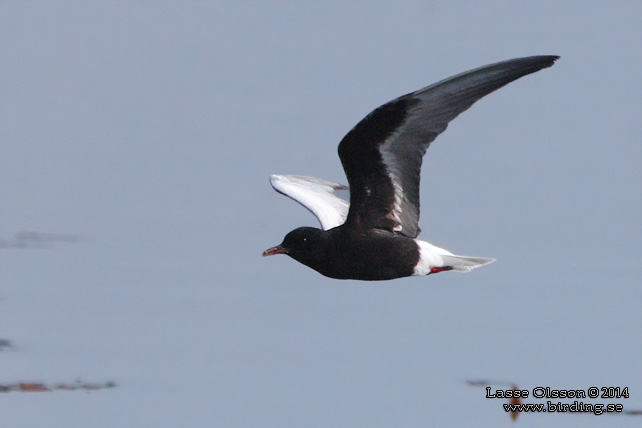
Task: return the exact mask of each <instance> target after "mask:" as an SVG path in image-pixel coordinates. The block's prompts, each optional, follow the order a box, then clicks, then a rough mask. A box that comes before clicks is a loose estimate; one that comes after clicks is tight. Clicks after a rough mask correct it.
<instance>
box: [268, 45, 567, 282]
mask: <svg viewBox="0 0 642 428" xmlns="http://www.w3.org/2000/svg"><path fill="white" fill-rule="evenodd" d="M558 58H559V57H558V56H552V55H547V56H531V57H525V58H516V59H511V60H508V61H503V62H498V63H496V64H490V65H487V66H484V67H480V68H477V69H474V70H470V71H467V72H464V73H462V74H458V75H456V76H453V77H450V78H448V79H445V80H442V81H440V82H437V83H435V84H433V85H430V86H428V87H426V88H423V89H420V90H418V91H415V92H412V93H409V94H406V95H403V96H401V97H399V98H397V99H394V100H392V101H390V102H388V103H386V104H384V105H382V106H381V107H379V108H377V109H375V110H374V111H373V112H371V113H370V114H368V115H367V116H366V117H365V118H364V119H363V120H361V122H359V123H358V124H357V125H356V126H355V127H354V128H352V130H351V131H350V132H348V134H347V135H346V136H345V137H343V140H341V143H340V144H339V158H340V159H341V164H342V165H343V169H344V171H345V173H346V177H347V178H348V185H349V187H348V186H344V185H341V184H337V183H333V182H330V181H326V180H322V179H318V178H313V177H306V176H299V175H272V176H271V177H270V182H271V184H272V186H273V187H274V189H275V190H276V191H277V192H279V193H282V194H284V195H285V196H288V197H290V198H292V199H294V200H295V201H297V202H298V203H300V204H301V205H303V206H304V207H305V208H307V209H308V210H309V211H311V212H312V214H314V215H315V216H316V217H317V219H318V220H319V222H320V223H321V227H322V229H316V228H312V227H299V228H297V229H294V230H293V231H291V232H290V233H288V234H287V235H286V236H285V238H284V239H283V242H282V243H281V244H280V245H277V246H276V247H272V248H270V249H268V250H266V251H264V252H263V256H271V255H274V254H287V255H288V256H290V257H292V258H293V259H295V260H297V261H299V262H300V263H303V264H304V265H306V266H308V267H310V268H312V269H314V270H316V271H317V272H319V273H321V274H322V275H325V276H327V277H330V278H336V279H357V280H365V281H377V280H388V279H394V278H402V277H406V276H412V275H429V274H433V273H438V272H444V271H458V272H469V271H470V270H472V269H475V268H477V267H479V266H484V265H486V264H488V263H491V262H493V261H494V259H490V258H484V257H469V256H461V255H455V254H453V253H451V252H450V251H447V250H444V249H443V248H439V247H437V246H434V245H432V244H430V243H428V242H426V241H422V240H419V239H417V236H418V235H419V232H420V230H419V226H418V223H419V175H420V172H421V163H422V160H423V156H424V154H425V153H426V150H427V149H428V147H429V146H430V144H431V143H432V142H433V141H434V140H435V138H437V136H438V135H439V134H441V133H442V132H443V131H444V130H446V128H447V126H448V123H449V122H450V121H451V120H453V119H454V118H455V117H457V116H458V115H459V114H460V113H461V112H463V111H465V110H467V109H468V108H470V106H472V105H473V103H475V101H477V100H479V99H480V98H482V97H484V96H485V95H488V94H490V93H491V92H493V91H495V90H497V89H499V88H501V87H502V86H504V85H507V84H508V83H510V82H512V81H514V80H517V79H519V78H520V77H522V76H525V75H527V74H531V73H535V72H536V71H539V70H541V69H543V68H547V67H551V66H552V65H553V64H554V63H555V61H556V60H557V59H558ZM348 188H349V190H350V202H349V203H348V202H347V201H345V200H343V199H341V198H340V197H338V196H337V195H336V194H335V192H336V191H337V190H346V189H348Z"/></svg>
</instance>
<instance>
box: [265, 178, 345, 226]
mask: <svg viewBox="0 0 642 428" xmlns="http://www.w3.org/2000/svg"><path fill="white" fill-rule="evenodd" d="M270 184H272V187H274V190H276V191H277V192H279V193H281V194H283V195H285V196H287V197H288V198H291V199H293V200H295V201H297V202H298V203H300V204H301V205H303V206H304V207H305V208H307V209H308V210H309V211H310V212H311V213H312V214H314V216H315V217H316V218H317V219H319V222H320V223H321V227H322V228H323V230H328V229H332V228H333V227H337V226H341V225H342V224H343V223H345V221H346V218H347V217H348V210H349V209H350V204H349V203H348V202H347V201H345V200H343V199H341V198H339V197H338V196H336V195H335V194H334V192H335V191H337V190H346V189H348V186H344V185H343V184H338V183H333V182H332V181H327V180H323V179H320V178H315V177H306V176H303V175H277V174H275V175H272V176H270Z"/></svg>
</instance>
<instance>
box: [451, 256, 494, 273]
mask: <svg viewBox="0 0 642 428" xmlns="http://www.w3.org/2000/svg"><path fill="white" fill-rule="evenodd" d="M440 256H441V258H442V259H443V260H444V266H452V270H454V271H457V272H470V271H471V270H473V269H475V268H478V267H480V266H484V265H487V264H489V263H492V262H494V261H495V259H489V258H486V257H468V256H457V255H454V254H452V255H446V254H440Z"/></svg>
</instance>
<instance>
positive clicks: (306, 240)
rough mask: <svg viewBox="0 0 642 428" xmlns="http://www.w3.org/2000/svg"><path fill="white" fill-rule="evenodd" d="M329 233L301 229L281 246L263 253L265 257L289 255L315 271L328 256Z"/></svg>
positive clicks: (306, 228)
mask: <svg viewBox="0 0 642 428" xmlns="http://www.w3.org/2000/svg"><path fill="white" fill-rule="evenodd" d="M327 236H328V232H326V231H325V230H321V229H315V228H314V227H299V228H298V229H294V230H293V231H292V232H290V233H288V234H287V235H285V238H283V242H282V243H281V245H277V246H276V247H272V248H270V249H268V250H265V251H264V252H263V256H272V255H275V254H287V255H288V256H290V257H292V258H293V259H294V260H296V261H298V262H300V263H303V264H304V265H306V266H309V267H311V268H313V269H315V268H316V266H317V265H318V264H319V263H321V262H322V260H323V257H324V256H325V254H326V241H327Z"/></svg>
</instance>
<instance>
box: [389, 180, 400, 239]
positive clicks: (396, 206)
mask: <svg viewBox="0 0 642 428" xmlns="http://www.w3.org/2000/svg"><path fill="white" fill-rule="evenodd" d="M390 179H391V180H392V187H393V189H394V192H395V202H394V203H393V205H392V211H390V212H389V213H388V215H386V217H388V218H389V219H390V220H392V221H394V222H396V223H397V225H396V226H395V227H393V228H392V230H394V231H395V232H401V231H402V230H403V224H402V222H401V217H400V215H401V201H402V199H403V187H401V184H400V183H399V181H397V179H396V178H395V177H394V176H392V175H391V176H390Z"/></svg>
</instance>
